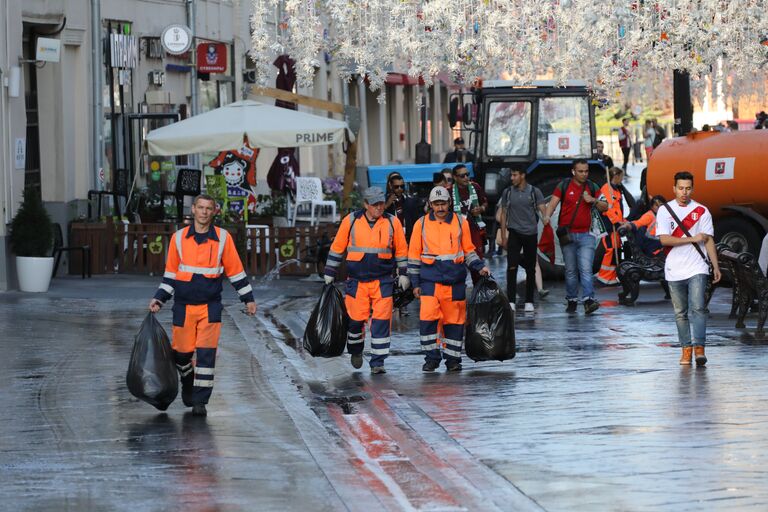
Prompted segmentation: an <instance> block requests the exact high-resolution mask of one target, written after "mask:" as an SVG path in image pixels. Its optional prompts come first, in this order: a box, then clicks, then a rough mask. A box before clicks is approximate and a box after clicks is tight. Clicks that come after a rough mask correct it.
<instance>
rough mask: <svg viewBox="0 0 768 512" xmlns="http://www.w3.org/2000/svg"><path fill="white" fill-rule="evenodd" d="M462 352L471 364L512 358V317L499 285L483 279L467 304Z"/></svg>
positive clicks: (513, 349)
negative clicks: (465, 329)
mask: <svg viewBox="0 0 768 512" xmlns="http://www.w3.org/2000/svg"><path fill="white" fill-rule="evenodd" d="M467 320H468V325H467V336H466V343H465V350H466V352H467V357H469V358H470V359H472V360H473V361H504V360H505V359H512V358H513V357H515V316H514V314H513V312H512V308H511V307H510V306H509V300H508V299H507V296H506V295H505V294H504V293H503V292H502V291H501V289H500V288H499V285H498V283H496V281H494V280H493V279H492V278H490V277H482V278H481V279H480V280H479V281H478V282H477V284H476V285H475V288H474V290H472V295H471V296H470V297H469V301H468V302H467Z"/></svg>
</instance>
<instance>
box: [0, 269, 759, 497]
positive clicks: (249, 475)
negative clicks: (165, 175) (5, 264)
mask: <svg viewBox="0 0 768 512" xmlns="http://www.w3.org/2000/svg"><path fill="white" fill-rule="evenodd" d="M495 263H496V266H497V267H498V266H500V265H501V264H502V263H501V259H498V260H497V261H496V262H495ZM156 285H157V280H156V279H153V278H135V277H125V276H115V277H96V278H94V279H91V280H85V281H81V280H79V279H69V278H67V279H57V280H56V281H55V282H54V287H53V288H52V290H51V292H50V293H48V294H46V295H27V294H20V293H5V294H0V328H2V333H3V336H2V339H3V342H2V343H3V348H4V350H3V355H4V357H3V360H4V364H3V368H4V371H3V372H2V378H0V389H2V394H0V405H1V406H2V407H3V410H4V411H6V413H5V414H3V415H2V429H1V430H0V432H2V433H1V434H0V439H1V440H2V441H1V442H0V471H2V475H3V478H2V481H0V493H2V495H3V496H4V507H3V508H6V507H7V508H8V509H9V510H52V509H56V510H62V509H63V510H133V511H142V510H169V509H179V508H182V507H183V508H184V509H185V510H192V511H195V510H363V509H366V510H369V509H370V508H371V507H377V508H381V509H385V510H542V509H544V510H553V511H554V510H675V511H677V510H725V509H728V510H748V509H754V510H763V509H764V508H765V503H766V502H768V486H767V485H766V484H765V483H764V482H765V480H766V476H768V475H766V473H768V471H767V470H766V469H765V468H766V467H768V460H766V459H768V442H766V440H765V436H764V435H763V433H764V429H765V426H766V421H768V406H767V405H766V403H765V400H764V399H763V397H764V396H765V395H766V392H768V378H767V377H766V373H765V371H764V368H765V367H766V363H768V348H767V347H766V345H767V344H768V342H766V341H765V340H759V339H756V338H754V336H753V335H752V334H751V333H753V332H754V318H753V316H750V317H748V322H747V325H748V326H749V327H750V328H748V329H746V330H737V329H735V328H734V327H733V325H734V323H735V320H729V319H728V318H727V315H728V311H729V309H730V308H729V305H728V301H729V299H730V292H729V291H728V290H719V291H717V292H716V293H715V297H714V299H713V302H712V304H711V306H710V310H711V319H710V337H709V345H708V348H707V353H708V356H709V358H710V363H709V364H708V367H707V368H706V369H696V368H681V367H680V366H679V365H678V364H677V359H678V357H679V349H678V348H677V342H676V336H675V328H674V323H673V315H672V308H671V305H670V304H669V302H667V301H664V300H663V299H662V293H661V291H660V289H659V287H658V285H655V284H652V285H651V284H649V285H647V286H645V287H644V288H643V290H642V292H641V295H640V298H639V300H638V305H637V306H635V307H634V308H626V307H622V306H618V305H617V304H616V289H615V288H603V289H600V290H599V291H598V298H599V299H600V301H601V304H602V308H601V309H600V310H599V311H598V312H597V313H596V314H595V315H594V316H593V317H589V318H585V317H584V315H583V313H582V312H581V311H580V312H579V313H578V314H577V315H573V316H568V315H567V314H565V312H564V305H563V304H562V303H561V302H562V296H563V291H562V287H561V286H560V285H554V286H553V290H552V292H551V294H550V296H549V297H547V299H545V300H542V301H540V302H539V304H538V309H537V312H536V313H535V314H533V315H528V316H524V315H522V314H518V316H517V342H518V351H519V352H518V355H517V357H516V358H515V359H513V360H511V361H506V362H503V363H498V362H487V363H473V362H471V361H469V360H466V359H465V364H464V368H465V369H464V371H463V372H461V373H456V374H446V373H444V371H443V369H442V368H441V369H440V370H439V371H438V372H437V373H435V374H422V372H421V371H420V367H421V362H422V358H421V355H420V354H419V348H418V338H417V336H416V335H415V333H416V331H417V326H418V313H417V307H416V306H417V305H416V304H412V305H411V306H410V311H411V315H410V316H408V317H403V318H399V317H398V316H397V315H396V317H395V321H394V331H395V335H394V338H393V343H392V344H393V355H392V356H391V357H390V358H389V359H388V360H387V363H386V367H387V369H388V373H387V374H386V375H382V376H376V377H372V376H371V375H370V374H369V373H368V370H367V367H364V368H363V369H362V370H358V371H355V370H353V369H352V367H351V366H350V365H349V360H348V357H347V356H344V357H341V358H336V359H330V360H326V359H313V358H311V357H310V356H308V355H307V354H305V353H304V352H303V350H302V349H301V347H300V345H301V343H300V336H301V333H302V331H303V327H304V323H305V322H306V319H307V317H308V316H309V311H310V309H311V307H312V305H313V303H314V298H313V297H314V296H316V294H317V293H318V292H319V290H320V286H321V284H319V283H317V282H313V281H312V280H305V281H298V280H280V281H274V282H271V283H269V284H267V285H260V286H256V291H257V293H256V295H257V297H258V300H259V302H260V311H259V315H258V316H257V318H255V319H252V318H248V317H246V316H245V315H243V314H242V313H241V311H240V310H241V309H242V308H241V306H239V305H238V304H237V302H236V300H235V299H234V296H233V295H232V294H231V293H229V292H228V295H227V299H226V301H225V302H226V305H227V309H226V312H227V313H226V314H225V315H224V324H223V332H222V344H221V348H220V351H219V356H218V360H217V377H216V387H215V388H214V394H213V398H212V400H211V404H210V406H209V416H208V417H207V418H205V419H200V418H194V417H191V416H190V415H189V413H188V412H187V411H188V410H187V409H185V408H184V407H183V406H182V405H181V403H180V401H179V402H177V403H174V404H173V405H172V406H171V408H170V409H169V410H168V411H167V413H159V412H158V411H156V410H154V409H153V408H152V407H151V406H149V405H147V404H145V403H143V402H139V401H137V400H136V399H134V398H133V397H131V396H130V394H129V393H128V391H127V389H126V387H125V370H126V368H127V363H128V358H129V355H130V349H131V345H132V342H133V335H134V333H135V332H136V331H137V330H138V327H139V325H140V323H141V320H142V318H143V316H144V314H145V310H144V308H145V307H146V302H147V300H148V297H149V296H150V295H151V294H152V293H153V291H154V288H155V287H156ZM160 320H161V321H162V322H163V323H164V325H166V327H167V328H169V327H170V311H169V310H167V309H166V310H164V311H162V312H161V314H160Z"/></svg>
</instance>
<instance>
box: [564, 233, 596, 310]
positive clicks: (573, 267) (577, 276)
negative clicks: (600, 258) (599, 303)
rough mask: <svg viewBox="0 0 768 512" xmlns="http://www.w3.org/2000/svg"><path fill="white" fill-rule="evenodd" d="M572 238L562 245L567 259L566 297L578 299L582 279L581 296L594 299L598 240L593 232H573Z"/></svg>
mask: <svg viewBox="0 0 768 512" xmlns="http://www.w3.org/2000/svg"><path fill="white" fill-rule="evenodd" d="M571 240H573V242H571V243H570V244H568V245H566V246H565V247H561V249H562V251H563V259H564V260H565V299H566V300H576V299H578V297H579V281H581V298H582V299H585V300H586V299H594V298H595V287H594V286H593V285H592V262H593V261H594V259H595V246H596V245H597V240H595V236H594V235H592V234H591V233H571Z"/></svg>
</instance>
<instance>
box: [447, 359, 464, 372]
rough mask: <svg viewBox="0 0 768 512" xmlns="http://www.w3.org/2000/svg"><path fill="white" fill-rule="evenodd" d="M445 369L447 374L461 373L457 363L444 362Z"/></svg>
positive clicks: (459, 364)
mask: <svg viewBox="0 0 768 512" xmlns="http://www.w3.org/2000/svg"><path fill="white" fill-rule="evenodd" d="M445 369H446V371H449V372H460V371H461V363H460V362H458V361H446V362H445Z"/></svg>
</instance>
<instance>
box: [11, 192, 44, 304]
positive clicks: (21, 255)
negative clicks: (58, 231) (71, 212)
mask: <svg viewBox="0 0 768 512" xmlns="http://www.w3.org/2000/svg"><path fill="white" fill-rule="evenodd" d="M9 241H10V244H11V250H12V251H13V253H14V254H16V275H17V276H18V279H19V289H21V291H23V292H45V291H48V286H49V285H50V283H51V273H52V272H53V257H52V256H51V246H52V245H53V223H52V222H51V218H50V217H49V216H48V212H46V211H45V208H44V207H43V202H42V201H41V200H40V196H39V194H38V193H37V192H35V191H34V190H33V189H31V188H26V189H24V201H23V202H22V203H21V207H20V208H19V211H18V212H16V216H15V217H14V218H13V221H12V222H11V233H10V236H9Z"/></svg>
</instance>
